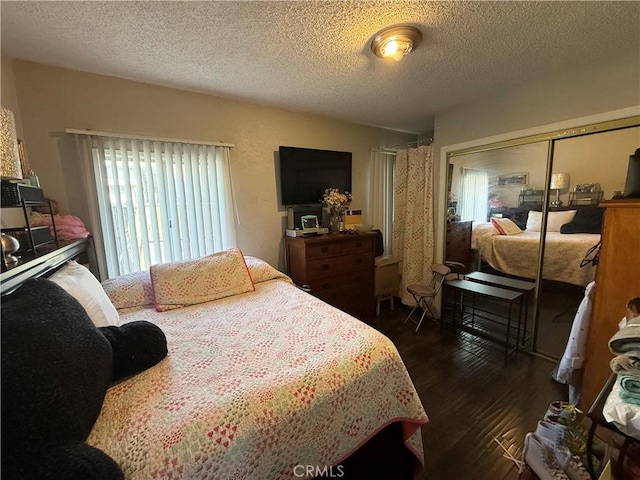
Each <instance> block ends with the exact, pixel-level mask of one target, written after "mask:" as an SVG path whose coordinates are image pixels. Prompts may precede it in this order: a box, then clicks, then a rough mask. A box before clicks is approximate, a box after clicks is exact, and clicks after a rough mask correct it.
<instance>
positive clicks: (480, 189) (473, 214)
mask: <svg viewBox="0 0 640 480" xmlns="http://www.w3.org/2000/svg"><path fill="white" fill-rule="evenodd" d="M488 203H489V177H488V175H487V172H486V171H484V170H473V169H471V168H462V175H461V177H460V189H459V193H458V204H459V206H460V220H462V221H469V220H472V221H474V222H476V223H484V222H486V221H487V213H488Z"/></svg>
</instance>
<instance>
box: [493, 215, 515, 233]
mask: <svg viewBox="0 0 640 480" xmlns="http://www.w3.org/2000/svg"><path fill="white" fill-rule="evenodd" d="M491 223H492V224H493V226H494V227H495V228H496V230H498V232H500V235H517V234H519V233H522V230H520V227H518V225H516V224H515V223H513V221H511V220H510V219H508V218H495V217H492V218H491Z"/></svg>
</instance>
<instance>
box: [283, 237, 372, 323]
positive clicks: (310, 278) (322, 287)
mask: <svg viewBox="0 0 640 480" xmlns="http://www.w3.org/2000/svg"><path fill="white" fill-rule="evenodd" d="M374 243H375V234H373V233H363V234H359V235H343V234H339V235H319V236H315V237H286V261H287V273H288V275H289V276H290V277H291V279H292V280H293V281H294V282H295V283H296V284H297V285H299V286H305V287H308V288H309V289H310V291H311V293H312V294H313V295H315V296H316V297H318V298H320V299H322V300H324V301H325V302H327V303H329V304H331V305H333V306H335V307H337V308H339V309H340V310H344V311H345V312H347V313H350V314H351V315H353V316H354V317H357V318H359V319H361V320H369V319H372V318H373V316H374V310H375V299H374V295H373V279H374V260H375V258H374Z"/></svg>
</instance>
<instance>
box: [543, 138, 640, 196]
mask: <svg viewBox="0 0 640 480" xmlns="http://www.w3.org/2000/svg"><path fill="white" fill-rule="evenodd" d="M636 148H640V127H635V128H625V129H623V130H614V131H611V132H603V133H598V134H596V135H586V136H583V137H575V138H566V139H564V140H559V141H557V142H556V144H555V148H554V155H553V172H554V173H565V172H568V173H569V174H570V179H569V180H570V186H569V189H570V190H573V189H574V188H575V186H576V185H578V184H581V183H599V184H600V187H601V188H602V191H603V194H604V198H605V199H609V198H611V197H612V196H613V192H615V191H616V190H620V191H622V190H624V184H625V180H626V178H627V167H628V166H629V155H631V154H632V153H633V152H635V150H636ZM560 199H561V200H562V201H563V202H564V204H565V205H568V204H569V194H568V193H565V194H563V195H560Z"/></svg>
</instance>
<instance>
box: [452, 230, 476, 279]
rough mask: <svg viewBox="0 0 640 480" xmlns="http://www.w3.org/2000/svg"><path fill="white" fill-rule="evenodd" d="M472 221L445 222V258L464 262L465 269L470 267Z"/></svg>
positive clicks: (471, 262)
mask: <svg viewBox="0 0 640 480" xmlns="http://www.w3.org/2000/svg"><path fill="white" fill-rule="evenodd" d="M472 224H473V222H472V221H469V222H449V223H447V246H446V250H445V260H447V261H450V262H460V263H464V265H465V266H466V267H467V271H470V270H475V269H472V268H471V267H472V264H473V257H472V254H471V226H472Z"/></svg>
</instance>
